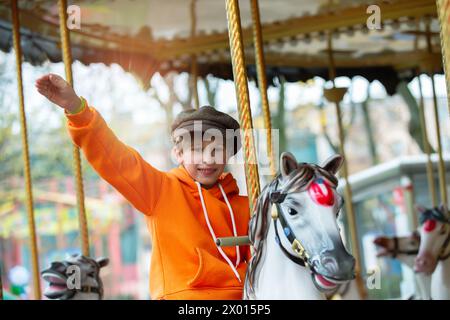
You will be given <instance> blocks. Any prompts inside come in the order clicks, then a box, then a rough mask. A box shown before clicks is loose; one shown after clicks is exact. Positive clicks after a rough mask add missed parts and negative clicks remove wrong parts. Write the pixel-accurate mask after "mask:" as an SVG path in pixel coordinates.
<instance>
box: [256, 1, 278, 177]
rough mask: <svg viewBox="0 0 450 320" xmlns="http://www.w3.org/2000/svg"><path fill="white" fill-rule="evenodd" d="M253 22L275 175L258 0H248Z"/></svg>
mask: <svg viewBox="0 0 450 320" xmlns="http://www.w3.org/2000/svg"><path fill="white" fill-rule="evenodd" d="M250 5H251V9H252V23H253V43H254V45H255V64H256V73H257V76H258V87H259V93H260V96H261V107H262V112H263V118H264V128H265V129H266V130H267V156H268V157H269V165H270V172H271V175H272V177H275V175H276V171H277V169H276V168H275V158H274V154H273V146H272V123H271V121H270V108H269V99H268V97H267V78H266V62H265V59H264V48H263V37H262V32H261V18H260V14H259V4H258V0H250Z"/></svg>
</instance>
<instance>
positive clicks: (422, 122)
mask: <svg viewBox="0 0 450 320" xmlns="http://www.w3.org/2000/svg"><path fill="white" fill-rule="evenodd" d="M417 81H418V82H419V93H420V107H419V108H420V110H419V112H420V113H419V114H420V127H421V128H422V141H423V148H424V151H425V153H426V155H427V181H428V188H429V191H430V198H431V203H432V205H433V207H436V206H437V194H436V187H435V185H434V173H433V163H432V162H431V147H430V141H428V133H427V124H426V118H425V100H424V98H423V91H422V81H421V80H420V72H418V75H417Z"/></svg>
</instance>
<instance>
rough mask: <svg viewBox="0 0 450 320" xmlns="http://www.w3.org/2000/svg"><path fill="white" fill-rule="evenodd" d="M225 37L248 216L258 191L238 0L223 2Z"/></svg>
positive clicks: (254, 204)
mask: <svg viewBox="0 0 450 320" xmlns="http://www.w3.org/2000/svg"><path fill="white" fill-rule="evenodd" d="M225 3H226V10H227V20H228V33H229V38H230V50H231V63H232V66H233V76H234V83H235V86H236V98H237V104H238V112H239V122H240V124H241V130H243V143H242V147H243V152H244V161H245V176H246V182H247V192H248V197H249V204H250V212H251V213H252V214H253V210H254V208H255V207H256V202H257V200H258V195H259V191H260V187H259V174H258V164H257V158H256V150H255V143H254V137H253V124H252V114H251V109H250V99H249V92H248V86H247V71H246V69H245V60H244V57H245V56H244V45H243V42H242V28H241V18H240V12H239V2H238V0H226V1H225Z"/></svg>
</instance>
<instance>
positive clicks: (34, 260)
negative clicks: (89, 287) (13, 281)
mask: <svg viewBox="0 0 450 320" xmlns="http://www.w3.org/2000/svg"><path fill="white" fill-rule="evenodd" d="M11 11H12V23H13V44H14V53H15V56H16V75H17V93H18V95H19V112H20V124H21V129H22V130H21V137H22V150H23V162H24V176H25V192H26V196H27V199H26V207H27V217H28V229H29V236H30V249H31V267H32V273H33V289H34V290H33V292H34V298H35V299H36V300H39V299H41V282H40V274H39V254H38V245H37V236H36V223H35V217H34V210H33V188H32V181H31V169H30V154H29V146H28V130H27V119H26V114H25V102H24V96H23V83H22V48H21V46H20V21H19V8H18V5H17V0H12V1H11Z"/></svg>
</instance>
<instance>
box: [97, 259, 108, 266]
mask: <svg viewBox="0 0 450 320" xmlns="http://www.w3.org/2000/svg"><path fill="white" fill-rule="evenodd" d="M95 261H97V263H98V265H99V266H100V268H103V267H106V266H107V265H108V263H109V259H108V258H104V257H101V258H98V259H97V260H95Z"/></svg>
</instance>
